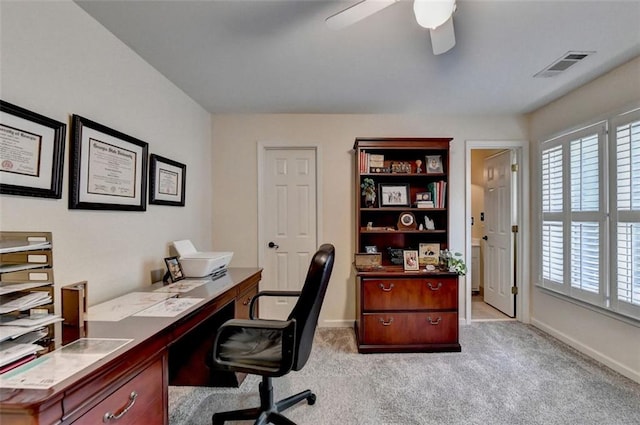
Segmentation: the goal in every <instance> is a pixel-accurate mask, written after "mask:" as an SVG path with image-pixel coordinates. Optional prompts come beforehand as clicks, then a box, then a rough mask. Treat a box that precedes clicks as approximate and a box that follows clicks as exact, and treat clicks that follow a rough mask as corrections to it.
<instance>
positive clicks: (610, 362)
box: [531, 318, 640, 383]
mask: <svg viewBox="0 0 640 425" xmlns="http://www.w3.org/2000/svg"><path fill="white" fill-rule="evenodd" d="M531 324H532V325H533V326H535V327H536V328H538V329H540V330H542V331H544V332H546V333H548V334H549V335H551V336H553V337H554V338H557V339H559V340H560V341H562V342H564V343H565V344H567V345H569V346H571V347H573V348H575V349H576V350H578V351H580V352H581V353H583V354H585V355H587V356H589V357H591V358H592V359H594V360H596V361H598V362H600V363H602V364H603V365H605V366H607V367H609V368H611V369H613V370H615V371H616V372H618V373H619V374H621V375H624V376H626V377H627V378H629V379H631V380H633V381H636V382H638V383H640V372H639V371H635V370H633V369H630V368H629V367H627V366H625V365H623V364H622V363H620V362H618V361H616V360H614V359H612V358H611V357H609V356H606V355H604V354H602V353H601V352H599V351H597V350H594V349H593V348H591V347H589V346H587V345H585V344H583V343H581V342H580V341H577V340H575V339H573V338H571V337H570V336H568V335H567V334H565V333H562V332H560V331H558V330H557V329H554V328H552V327H550V326H548V325H547V324H545V323H542V322H540V321H539V320H536V319H533V318H532V319H531Z"/></svg>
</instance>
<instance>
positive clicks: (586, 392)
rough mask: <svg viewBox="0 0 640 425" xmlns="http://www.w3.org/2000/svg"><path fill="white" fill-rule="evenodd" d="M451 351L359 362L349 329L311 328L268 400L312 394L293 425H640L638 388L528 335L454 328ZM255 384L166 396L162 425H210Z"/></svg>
mask: <svg viewBox="0 0 640 425" xmlns="http://www.w3.org/2000/svg"><path fill="white" fill-rule="evenodd" d="M460 343H461V345H462V352H460V353H405V354H393V353H390V354H366V355H365V354H358V353H357V351H356V349H355V343H354V335H353V330H352V329H350V328H342V329H320V330H319V331H318V332H317V334H316V339H315V342H314V347H313V351H312V353H311V357H310V359H309V362H308V363H307V365H306V366H305V367H304V368H303V369H302V370H300V371H299V372H292V373H290V374H289V375H286V376H284V377H282V378H277V379H275V381H274V389H275V392H276V398H277V399H280V398H283V397H286V396H288V395H290V394H293V393H296V392H298V391H302V390H304V389H307V388H311V389H312V390H313V391H314V392H315V393H316V394H317V396H318V401H317V403H316V404H315V405H313V406H309V405H307V404H306V403H304V402H303V403H300V404H298V405H296V406H294V407H292V408H291V409H290V410H287V412H286V415H287V416H288V417H289V418H290V419H291V420H293V421H294V422H296V423H297V424H298V425H458V424H460V425H474V424H477V425H486V424H491V425H567V424H575V425H639V424H640V409H639V408H638V406H640V384H638V383H635V382H633V381H631V380H629V379H627V378H625V377H623V376H621V375H619V374H617V373H615V372H613V371H611V370H610V369H608V368H606V367H603V366H602V365H600V364H599V363H597V362H595V361H593V360H591V359H589V358H587V357H585V356H583V355H581V354H580V353H577V352H576V351H574V350H572V349H571V348H569V347H567V346H566V345H564V344H562V343H560V342H559V341H557V340H556V339H554V338H551V337H549V336H548V335H546V334H544V333H543V332H541V331H539V330H537V329H536V328H534V327H532V326H529V325H524V324H522V323H520V322H515V321H491V322H474V323H472V324H470V325H464V326H461V327H460ZM258 382H259V378H257V377H255V376H249V377H248V378H247V380H246V381H245V383H244V384H243V385H242V386H241V387H240V388H236V389H217V388H193V387H170V390H169V416H170V419H169V420H170V425H209V424H211V414H212V413H213V412H215V411H222V410H230V409H236V408H246V407H253V406H254V405H257V404H258V396H257V383H258ZM242 423H243V424H248V423H250V422H242ZM232 424H233V423H228V425H232ZM235 424H238V423H237V422H236V423H235Z"/></svg>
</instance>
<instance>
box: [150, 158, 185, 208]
mask: <svg viewBox="0 0 640 425" xmlns="http://www.w3.org/2000/svg"><path fill="white" fill-rule="evenodd" d="M186 171H187V166H186V165H184V164H181V163H179V162H176V161H172V160H170V159H167V158H163V157H161V156H159V155H155V154H151V165H150V167H149V203H150V204H156V205H173V206H176V207H184V188H185V173H186Z"/></svg>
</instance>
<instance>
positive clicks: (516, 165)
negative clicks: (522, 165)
mask: <svg viewBox="0 0 640 425" xmlns="http://www.w3.org/2000/svg"><path fill="white" fill-rule="evenodd" d="M511 171H513V172H514V173H516V172H517V171H518V164H511Z"/></svg>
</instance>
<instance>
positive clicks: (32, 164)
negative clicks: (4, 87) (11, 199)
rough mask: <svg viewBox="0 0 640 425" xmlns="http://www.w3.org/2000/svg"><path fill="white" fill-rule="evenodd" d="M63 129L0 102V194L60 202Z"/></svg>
mask: <svg viewBox="0 0 640 425" xmlns="http://www.w3.org/2000/svg"><path fill="white" fill-rule="evenodd" d="M66 129H67V126H66V125H65V124H63V123H61V122H58V121H55V120H52V119H51V118H47V117H45V116H42V115H39V114H36V113H35V112H31V111H28V110H26V109H23V108H21V107H19V106H16V105H12V104H11V103H8V102H4V101H2V100H0V194H3V195H4V194H6V195H21V196H37V197H41V198H56V199H60V198H61V197H62V167H63V164H64V143H65V136H66Z"/></svg>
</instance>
